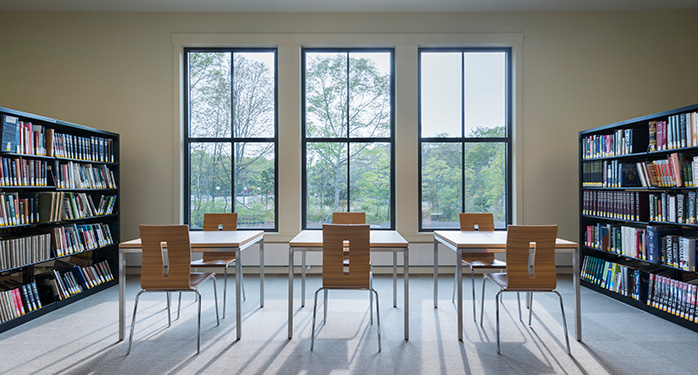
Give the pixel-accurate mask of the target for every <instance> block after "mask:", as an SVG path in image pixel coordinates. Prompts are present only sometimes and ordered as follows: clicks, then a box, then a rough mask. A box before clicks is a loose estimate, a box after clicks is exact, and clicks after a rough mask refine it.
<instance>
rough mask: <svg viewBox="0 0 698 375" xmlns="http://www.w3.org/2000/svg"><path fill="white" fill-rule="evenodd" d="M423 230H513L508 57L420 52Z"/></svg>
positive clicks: (504, 51) (501, 52)
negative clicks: (465, 221)
mask: <svg viewBox="0 0 698 375" xmlns="http://www.w3.org/2000/svg"><path fill="white" fill-rule="evenodd" d="M419 65H420V67H419V69H420V79H419V86H420V87H419V90H420V95H419V97H420V103H419V111H420V115H419V119H420V125H419V126H420V130H419V131H420V137H419V152H420V166H419V170H420V176H419V178H420V181H419V184H420V202H421V204H420V211H421V212H420V223H419V227H420V228H419V229H420V230H433V229H446V228H458V226H459V220H458V214H459V213H460V212H491V213H492V214H493V215H494V221H495V226H496V227H498V228H506V225H507V224H508V223H510V222H511V129H510V124H511V50H510V49H509V48H496V49H495V48H493V49H467V48H463V49H436V48H424V49H420V51H419Z"/></svg>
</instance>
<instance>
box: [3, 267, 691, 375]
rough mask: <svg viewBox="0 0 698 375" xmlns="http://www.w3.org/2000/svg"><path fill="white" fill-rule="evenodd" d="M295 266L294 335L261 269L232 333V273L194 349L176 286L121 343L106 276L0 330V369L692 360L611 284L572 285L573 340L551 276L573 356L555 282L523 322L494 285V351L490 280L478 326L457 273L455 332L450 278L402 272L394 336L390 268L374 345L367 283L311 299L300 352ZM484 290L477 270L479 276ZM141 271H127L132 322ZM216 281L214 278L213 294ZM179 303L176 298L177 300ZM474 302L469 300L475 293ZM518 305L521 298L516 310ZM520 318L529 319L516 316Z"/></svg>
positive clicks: (379, 370)
mask: <svg viewBox="0 0 698 375" xmlns="http://www.w3.org/2000/svg"><path fill="white" fill-rule="evenodd" d="M299 279H300V278H296V281H295V282H296V289H295V293H296V294H295V298H296V303H295V306H294V307H295V308H294V312H293V313H294V328H295V331H294V338H293V340H288V338H287V332H288V331H287V329H288V327H287V307H288V299H287V298H288V279H287V277H285V276H282V275H268V276H267V277H266V278H265V306H264V308H260V307H259V279H258V278H257V277H255V275H246V278H245V287H246V292H247V301H245V302H243V304H242V329H243V333H242V339H241V340H239V341H236V340H235V332H236V327H235V305H234V304H235V302H234V301H235V299H234V289H233V288H232V287H233V286H234V281H233V280H234V279H233V280H230V281H229V283H230V284H229V288H228V289H229V290H228V292H229V295H228V306H227V312H226V318H225V319H223V320H221V324H220V326H216V315H215V308H214V303H213V290H212V287H211V286H210V283H209V285H206V284H204V285H203V286H202V287H201V293H202V295H203V299H202V302H203V307H202V313H201V314H202V317H201V353H200V354H199V355H196V319H197V308H196V303H195V301H194V297H193V294H191V293H188V294H185V295H184V296H183V297H182V301H183V306H182V310H181V314H182V315H181V318H180V319H179V320H175V321H173V323H172V326H171V327H169V328H168V327H167V313H166V310H165V307H166V304H165V297H164V294H145V295H144V296H143V297H141V302H140V304H139V309H138V315H137V318H138V319H137V323H136V327H135V334H134V340H133V347H132V349H131V353H130V354H129V355H128V356H127V355H126V350H127V347H128V331H127V340H125V341H122V342H119V341H117V338H118V324H117V318H118V288H117V287H112V288H110V289H107V290H105V291H102V292H100V293H97V294H95V295H93V296H90V297H88V298H85V299H83V300H80V301H77V302H75V303H73V304H71V305H69V306H66V307H64V308H62V309H59V310H57V311H54V312H51V313H49V314H47V315H44V316H42V317H39V318H37V319H34V320H32V321H30V322H28V323H26V324H23V325H21V326H19V327H16V328H13V329H11V330H9V331H7V332H4V333H2V334H0V374H146V373H147V374H330V373H331V374H463V373H467V374H688V373H695V372H696V369H697V368H698V356H696V354H695V352H696V348H698V333H695V332H693V331H691V330H688V329H686V328H683V327H680V326H678V325H675V324H673V323H670V322H667V321H665V320H663V319H661V318H658V317H656V316H654V315H651V314H648V313H646V312H643V311H640V310H638V309H636V308H633V307H631V306H628V305H625V304H623V303H620V302H618V301H615V300H613V299H611V298H609V297H607V296H604V295H602V294H599V293H596V292H594V291H591V290H589V289H586V288H582V327H583V342H577V341H576V340H575V339H574V300H573V297H574V294H573V291H572V281H571V276H569V275H561V276H560V277H559V278H558V280H559V285H558V290H559V291H560V292H561V294H562V296H563V298H564V302H565V312H566V314H567V325H568V327H569V332H570V344H571V347H572V355H571V356H569V355H567V351H566V348H565V341H564V334H563V328H562V323H561V319H560V310H559V302H558V300H557V297H556V296H555V295H554V294H547V293H546V294H537V295H536V296H535V301H534V309H533V324H532V326H531V327H529V326H528V324H524V323H522V322H521V321H519V319H518V311H517V305H516V294H514V293H508V294H505V295H504V302H503V309H502V310H501V341H502V343H501V352H502V354H501V355H498V354H497V345H496V331H495V306H494V294H495V288H494V287H493V286H491V284H488V292H486V298H485V318H484V326H483V327H480V325H479V323H477V324H476V323H475V322H474V321H473V317H472V305H471V303H472V297H471V292H470V280H469V277H468V276H467V275H464V277H463V279H464V280H463V285H464V287H463V291H464V305H463V306H464V341H463V342H462V343H461V342H459V341H458V330H457V314H456V309H455V305H454V304H453V303H452V302H451V288H452V282H453V281H452V280H453V278H452V277H450V276H448V275H443V276H442V277H441V278H440V280H439V308H438V309H434V307H433V283H432V279H431V277H429V276H426V275H416V276H412V277H410V339H409V341H405V340H404V333H403V313H404V310H403V300H402V296H403V293H402V280H401V279H400V282H399V283H398V307H397V308H394V307H393V306H392V281H391V277H390V276H384V275H379V276H377V277H376V279H375V280H374V286H375V288H376V290H377V291H378V293H379V295H380V313H381V315H380V319H381V331H382V332H381V333H382V346H383V348H382V349H383V350H382V352H381V353H378V345H377V335H376V325H375V324H374V325H370V324H369V302H368V301H369V300H368V295H367V293H366V292H360V291H331V292H330V296H329V303H328V310H329V311H328V317H327V322H326V324H322V323H321V320H320V318H321V317H322V308H321V307H320V306H319V307H318V328H317V336H316V340H315V350H314V351H312V352H311V351H310V336H311V325H312V308H313V301H312V296H313V293H314V292H315V290H316V289H317V288H318V287H319V286H320V284H321V279H320V277H319V276H317V275H313V276H309V278H308V283H307V296H308V298H307V301H306V306H305V307H304V308H301V307H300V297H299V296H300V293H299V290H300V280H299ZM476 284H477V295H478V299H479V296H480V288H481V278H480V277H476ZM139 288H140V286H139V279H138V276H137V275H133V276H132V275H129V276H128V278H127V285H126V291H127V294H126V295H127V298H126V302H127V311H128V324H127V327H128V326H129V324H130V316H131V313H132V311H133V304H134V297H135V294H136V293H137V291H138V290H139ZM222 290H223V288H222V280H220V279H219V280H218V291H219V293H221V294H219V300H220V301H222ZM174 305H175V306H176V303H175V304H174ZM478 313H479V301H478ZM524 314H525V317H527V315H526V314H527V310H526V309H525V308H524ZM524 321H526V322H527V319H526V318H525V319H524Z"/></svg>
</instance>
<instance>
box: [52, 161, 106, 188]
mask: <svg viewBox="0 0 698 375" xmlns="http://www.w3.org/2000/svg"><path fill="white" fill-rule="evenodd" d="M51 170H52V172H53V177H54V180H55V181H54V182H55V186H56V187H57V188H59V189H116V178H115V177H114V172H113V171H111V170H109V168H107V166H106V165H105V164H101V165H96V166H92V164H89V163H87V164H82V163H77V162H72V161H70V162H58V161H56V162H55V164H54V165H53V166H52V168H51Z"/></svg>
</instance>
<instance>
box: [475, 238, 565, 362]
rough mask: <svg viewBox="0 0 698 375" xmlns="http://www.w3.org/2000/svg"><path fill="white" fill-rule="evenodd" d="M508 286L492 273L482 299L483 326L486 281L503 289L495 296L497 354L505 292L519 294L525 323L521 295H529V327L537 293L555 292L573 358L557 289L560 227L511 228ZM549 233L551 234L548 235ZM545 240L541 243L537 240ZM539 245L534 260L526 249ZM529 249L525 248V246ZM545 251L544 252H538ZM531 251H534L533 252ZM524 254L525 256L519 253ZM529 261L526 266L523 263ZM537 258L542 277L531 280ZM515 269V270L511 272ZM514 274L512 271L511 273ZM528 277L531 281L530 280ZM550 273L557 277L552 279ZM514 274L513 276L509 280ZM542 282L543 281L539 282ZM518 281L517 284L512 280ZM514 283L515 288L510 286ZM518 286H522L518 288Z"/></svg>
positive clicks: (508, 241) (488, 275)
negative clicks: (501, 283) (531, 271)
mask: <svg viewBox="0 0 698 375" xmlns="http://www.w3.org/2000/svg"><path fill="white" fill-rule="evenodd" d="M507 232H508V233H507V286H506V287H502V286H501V285H500V284H499V283H497V282H495V281H494V280H493V279H492V278H491V276H490V274H485V275H484V277H483V280H482V300H481V301H480V305H481V307H480V326H481V327H482V325H483V316H484V311H485V285H486V283H485V280H490V282H492V283H493V284H494V285H496V286H498V287H500V290H499V291H498V292H497V294H496V295H495V299H494V301H495V308H496V326H497V354H501V351H500V333H499V331H500V328H499V305H500V304H501V303H502V293H504V292H516V293H517V300H518V305H519V320H520V321H521V322H523V319H522V316H521V300H520V298H519V294H518V293H519V292H527V293H528V297H527V303H528V306H529V310H528V325H529V327H530V326H531V316H532V313H533V293H541V292H542V293H554V294H555V295H557V297H558V299H559V300H560V313H561V315H562V326H563V328H564V332H565V343H566V345H567V354H569V355H572V352H571V350H570V339H569V335H568V332H567V319H566V317H565V306H564V304H563V302H562V295H560V293H559V292H558V291H557V290H556V289H555V288H556V284H557V275H556V274H555V237H556V236H557V225H510V226H509V227H508V229H507ZM546 232H549V233H546ZM538 239H542V241H541V240H539V241H534V240H538ZM530 242H537V243H536V251H535V253H534V254H535V256H534V257H531V256H530V255H529V254H530V252H529V253H526V250H529V245H528V243H530ZM524 246H525V247H524ZM539 249H541V252H539V251H538V250H539ZM529 251H530V250H529ZM519 253H523V255H521V254H519ZM539 254H540V255H539ZM522 257H523V258H522ZM526 258H528V262H526V263H523V265H522V262H521V261H522V260H526ZM531 258H533V264H534V265H533V267H535V264H539V263H542V264H539V265H538V268H539V269H540V268H543V270H542V271H541V272H540V273H541V276H540V277H531V276H530V275H531V274H530V273H529V272H530V270H529V271H528V272H526V269H529V267H530V265H529V262H530V259H531ZM510 268H511V270H510ZM510 271H511V272H510ZM526 274H528V275H529V276H528V278H526ZM550 274H552V275H553V278H552V279H551V278H550ZM509 275H511V277H509ZM538 279H540V280H541V281H538ZM512 280H513V281H514V282H513V283H512V282H511V281H512ZM509 284H513V286H511V287H510V286H509ZM517 284H518V285H517Z"/></svg>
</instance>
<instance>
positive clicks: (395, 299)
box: [393, 249, 397, 307]
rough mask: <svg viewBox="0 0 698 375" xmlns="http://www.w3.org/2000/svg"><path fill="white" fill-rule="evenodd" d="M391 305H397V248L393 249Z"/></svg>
mask: <svg viewBox="0 0 698 375" xmlns="http://www.w3.org/2000/svg"><path fill="white" fill-rule="evenodd" d="M393 307H397V249H393Z"/></svg>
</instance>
